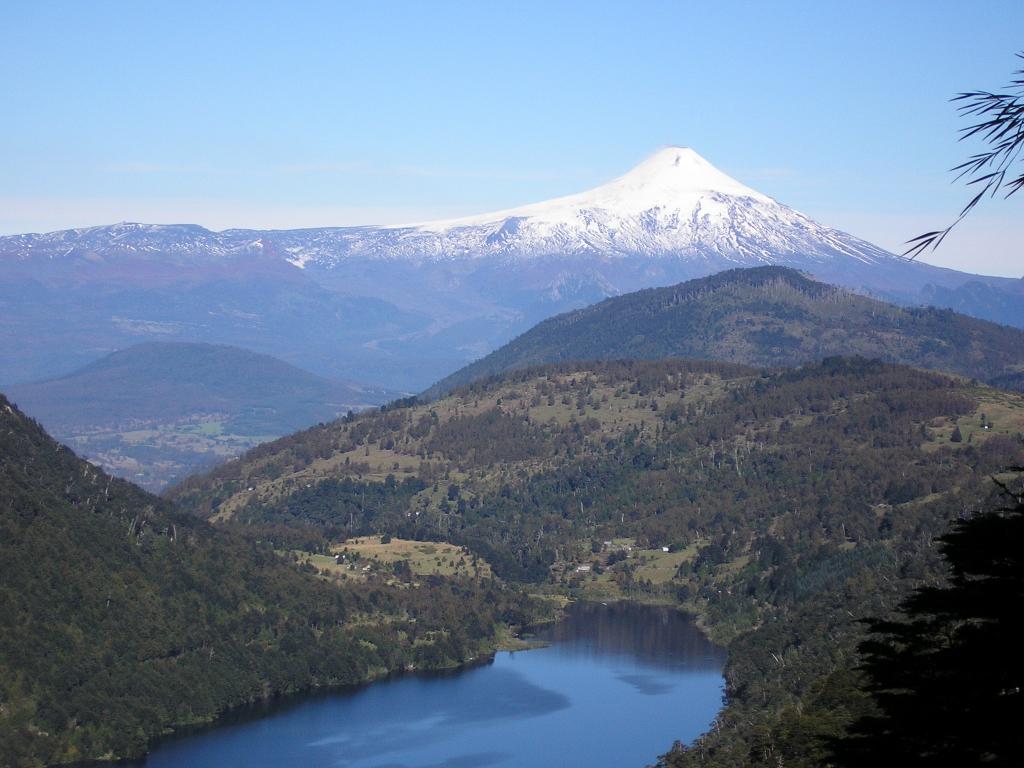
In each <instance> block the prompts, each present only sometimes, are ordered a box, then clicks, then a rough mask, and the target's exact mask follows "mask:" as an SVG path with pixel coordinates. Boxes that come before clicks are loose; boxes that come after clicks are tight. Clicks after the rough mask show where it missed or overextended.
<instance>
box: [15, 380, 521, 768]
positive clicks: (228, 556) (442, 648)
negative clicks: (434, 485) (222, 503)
mask: <svg viewBox="0 0 1024 768" xmlns="http://www.w3.org/2000/svg"><path fill="white" fill-rule="evenodd" d="M0 576H2V578H0V765H3V766H31V765H41V764H44V763H53V762H67V761H72V760H84V759H90V758H91V759H96V758H100V757H104V756H107V757H124V756H130V755H137V754H140V753H141V752H142V751H143V750H144V748H145V747H146V745H147V743H148V742H149V741H150V740H151V739H152V738H153V737H154V736H156V735H159V734H161V733H163V732H165V731H166V729H167V728H169V727H170V726H173V725H175V724H183V723H194V722H203V721H207V720H210V719H211V718H213V717H215V716H216V715H217V714H218V713H220V712H223V711H224V710H225V709H226V708H228V707H230V706H233V705H237V704H241V703H244V702H249V701H254V700H257V699H261V698H265V697H268V696H272V695H275V694H278V693H282V692H288V691H295V690H300V689H304V688H308V687H310V686H313V685H331V684H342V683H356V682H360V681H364V680H367V679H370V678H372V677H375V676H379V675H381V674H385V673H386V672H388V671H391V670H399V669H405V668H409V667H416V668H436V667H447V666H451V665H454V664H458V663H461V662H464V661H466V660H467V659H470V658H472V657H474V656H476V655H478V654H480V653H481V652H485V651H486V650H487V649H488V648H490V647H492V645H493V642H494V632H495V628H496V626H497V625H498V624H500V623H514V624H519V623H523V622H526V621H528V620H530V619H532V618H533V617H534V614H533V613H531V611H532V610H533V607H532V606H533V604H532V603H530V602H529V601H528V600H527V599H526V598H525V597H523V596H521V595H517V594H513V593H511V592H509V591H508V590H506V589H504V588H503V587H502V586H501V585H500V584H498V583H497V582H494V581H483V580H481V581H476V580H472V581H471V580H465V579H432V580H431V583H430V584H429V585H416V584H414V583H411V582H410V583H406V584H404V585H403V584H395V583H394V581H395V580H393V579H392V580H389V583H384V582H383V581H378V580H374V579H371V580H368V581H366V582H364V583H354V584H350V585H347V586H340V585H338V584H335V583H331V582H328V581H326V580H324V579H322V578H320V577H319V576H318V575H317V574H316V573H315V571H314V569H312V568H305V569H303V568H300V567H299V566H297V565H295V564H293V563H291V562H289V561H287V560H286V559H285V558H283V557H281V556H279V555H278V554H275V552H274V551H273V550H272V549H271V548H270V547H269V546H268V545H266V544H260V543H258V538H257V537H255V536H249V537H242V536H238V535H235V533H233V532H231V531H223V530H217V529H215V528H214V527H212V526H210V525H209V524H208V523H206V522H204V521H201V520H199V519H198V518H196V517H195V516H189V515H184V514H181V513H179V512H178V511H176V510H175V509H174V508H173V507H172V506H171V504H169V503H168V502H167V501H164V500H162V499H159V498H157V497H154V496H151V495H149V494H147V493H146V492H144V491H142V490H140V489H138V488H137V487H135V486H133V485H131V484H129V483H126V482H123V481H120V480H117V479H114V478H111V477H109V476H108V475H106V474H104V473H103V472H101V471H100V470H98V469H96V468H95V467H93V466H92V465H90V464H87V463H86V462H84V461H82V460H80V459H78V458H77V457H75V456H74V454H73V453H72V452H71V451H69V450H67V449H66V448H64V447H63V446H60V445H59V444H57V443H56V442H54V441H53V440H52V439H51V438H49V437H48V436H47V435H46V434H45V432H44V431H43V430H42V428H41V427H40V426H39V425H38V424H37V423H35V422H34V421H32V420H31V419H29V418H28V417H26V416H24V415H23V414H22V413H20V412H19V411H18V410H17V409H16V408H14V407H13V406H12V405H11V404H10V403H9V401H7V400H6V399H5V398H3V397H2V396H0Z"/></svg>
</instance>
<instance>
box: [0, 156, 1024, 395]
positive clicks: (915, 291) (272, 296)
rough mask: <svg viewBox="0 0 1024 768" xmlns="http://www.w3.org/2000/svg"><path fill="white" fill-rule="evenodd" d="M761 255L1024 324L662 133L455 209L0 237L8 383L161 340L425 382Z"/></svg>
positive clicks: (989, 285) (893, 296) (974, 284)
mask: <svg viewBox="0 0 1024 768" xmlns="http://www.w3.org/2000/svg"><path fill="white" fill-rule="evenodd" d="M761 265H784V266H790V267H795V268H798V269H801V270H803V271H805V272H807V273H809V274H811V275H814V276H815V277H817V278H819V279H821V280H825V281H828V282H832V283H836V284H838V285H842V286H845V287H847V288H850V289H852V290H855V291H859V292H863V293H870V294H873V295H876V296H878V297H882V298H887V299H889V300H893V301H896V302H899V303H902V304H918V303H922V302H924V303H935V304H938V305H941V306H951V307H956V308H957V309H958V311H961V312H965V313H967V314H973V315H975V316H978V317H982V318H986V319H990V320H994V321H997V322H1003V323H1013V324H1017V325H1021V324H1024V281H1020V280H1011V279H1007V278H991V277H982V276H977V275H970V274H966V273H961V272H956V271H953V270H948V269H941V268H938V267H932V266H929V265H926V264H923V263H915V262H907V261H906V260H904V259H901V258H899V257H897V256H895V255H893V254H891V253H888V252H886V251H884V250H882V249H880V248H878V247H876V246H874V245H871V244H870V243H867V242H865V241H863V240H860V239H858V238H856V237H854V236H852V235H849V234H846V233H844V232H840V231H838V230H835V229H831V228H829V227H826V226H823V225H821V224H818V223H817V222H815V221H813V220H811V219H809V218H808V217H806V216H804V215H802V214H800V213H798V212H797V211H794V210H793V209H791V208H788V207H786V206H785V205H782V204H780V203H778V202H776V201H774V200H772V199H771V198H769V197H767V196H765V195H763V194H761V193H759V192H757V191H755V190H753V189H750V188H749V187H746V186H744V185H743V184H741V183H740V182H738V181H736V180H734V179H731V178H730V177H728V176H727V175H725V174H724V173H722V172H721V171H719V170H718V169H716V168H715V167H714V166H712V165H711V164H710V163H708V162H707V161H706V160H704V159H703V158H702V157H700V156H699V155H698V154H697V153H696V152H694V151H693V150H690V149H685V148H679V147H670V148H667V149H663V150H661V151H659V152H658V153H656V154H655V155H653V156H652V157H650V158H649V159H647V160H646V161H644V162H643V163H641V164H640V165H639V166H637V167H636V168H634V169H633V170H631V171H630V172H628V173H626V174H625V175H624V176H622V177H620V178H618V179H615V180H614V181H612V182H610V183H608V184H605V185H602V186H600V187H597V188H595V189H592V190H589V191H587V192H583V193H581V194H577V195H570V196H568V197H563V198H558V199H555V200H550V201H547V202H543V203H537V204H533V205H527V206H523V207H520V208H514V209H510V210H506V211H500V212H497V213H492V214H485V215H480V216H473V217H468V218H463V219H456V220H450V221H442V222H428V223H423V224H415V225H409V226H402V227H346V228H324V229H305V230H290V231H255V230H226V231H224V232H211V231H208V230H205V229H203V228H202V227H198V226H193V225H173V226H161V225H145V224H116V225H112V226H106V227H94V228H89V229H77V230H67V231H63V232H54V233H49V234H29V235H17V236H11V237H5V238H0V268H2V269H0V308H2V310H3V311H2V313H0V341H2V344H0V385H3V384H9V383H12V382H19V381H27V380H32V379H36V378H42V377H44V376H49V375H54V374H56V373H62V372H64V371H67V370H69V369H71V368H73V367H75V366H76V365H80V364H83V363H86V362H88V361H90V360H93V359H96V358H98V357H100V356H102V355H103V354H105V353H107V352H109V351H112V350H113V349H118V348H122V347H125V346H129V345H130V344H132V343H136V342H139V341H143V340H153V339H162V340H175V341H206V342H216V343H227V344H234V345H238V346H242V347H247V348H250V349H254V350H256V351H259V352H264V353H268V354H273V355H276V356H279V357H282V358H283V359H285V360H287V361H289V362H291V363H293V364H297V365H301V366H302V367H305V368H307V369H309V370H312V371H314V372H316V373H319V374H322V375H329V376H334V377H348V378H353V379H357V380H360V381H369V382H372V383H377V384H382V385H385V386H388V387H391V388H395V389H405V390H418V389H421V388H423V387H425V386H427V385H428V384H430V383H431V382H432V381H435V380H436V379H438V378H440V377H441V376H444V375H446V374H448V373H450V372H451V371H452V370H455V369H457V368H459V367H461V366H462V365H464V364H466V363H468V362H470V361H471V360H473V359H476V358H478V357H480V356H482V355H484V354H486V353H487V352H489V351H491V350H492V349H494V348H496V347H498V346H500V345H501V344H502V343H504V342H506V341H508V340H509V339H511V338H513V337H514V336H515V335H516V334H518V333H520V332H522V331H524V330H526V329H527V328H529V327H530V326H532V325H533V324H535V323H536V322H538V321H540V320H542V319H544V318H546V317H550V316H551V315H554V314H557V313H559V312H564V311H566V310H570V309H575V308H579V307H582V306H586V305H588V304H591V303H593V302H595V301H598V300H601V299H604V298H607V297H609V296H615V295H618V294H620V293H626V292H629V291H634V290H637V289H641V288H648V287H655V286H664V285H671V284H674V283H677V282H680V281H682V280H687V279H691V278H695V277H702V276H706V275H710V274H713V273H716V272H719V271H721V270H723V269H729V268H734V267H741V266H761Z"/></svg>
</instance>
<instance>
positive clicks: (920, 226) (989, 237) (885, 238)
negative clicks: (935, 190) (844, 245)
mask: <svg viewBox="0 0 1024 768" xmlns="http://www.w3.org/2000/svg"><path fill="white" fill-rule="evenodd" d="M814 218H815V219H817V220H818V221H820V222H821V223H823V224H827V225H828V226H830V227H835V228H836V229H841V230H843V231H844V232H849V233H850V234H852V235H856V236H857V237H860V238H862V239H864V240H867V241H869V242H872V243H874V244H875V245H879V246H881V247H883V248H885V249H886V250H889V251H892V252H893V253H903V252H904V251H905V250H906V247H907V246H906V243H907V241H908V240H910V239H911V238H912V237H915V236H917V235H919V234H921V233H922V232H929V231H931V230H934V229H939V228H941V227H943V226H945V225H946V224H947V223H948V221H947V220H946V219H944V218H943V217H942V216H941V215H923V214H915V215H900V214H887V213H864V212H851V211H844V212H831V213H829V212H821V213H816V214H815V215H814ZM1022 244H1024V219H1022V217H1015V216H1009V215H1001V216H994V215H986V214H984V213H978V214H977V215H972V216H968V217H967V218H966V219H964V220H963V221H962V222H961V223H960V224H959V225H957V227H956V228H955V229H954V230H953V231H952V232H951V233H950V234H949V236H948V237H947V238H946V239H945V241H943V243H942V245H940V246H939V248H938V249H937V250H934V251H927V252H926V253H923V254H922V255H921V256H919V257H918V258H919V259H920V260H921V261H923V262H926V263H928V264H934V265H936V266H939V267H949V268H951V269H958V270H961V271H963V272H973V273H975V274H982V275H998V276H1002V277H1021V276H1024V245H1022Z"/></svg>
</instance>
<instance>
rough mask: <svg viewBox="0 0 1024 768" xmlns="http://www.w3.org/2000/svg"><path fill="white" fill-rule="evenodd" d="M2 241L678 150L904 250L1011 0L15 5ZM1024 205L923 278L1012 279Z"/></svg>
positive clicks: (311, 209) (602, 168) (954, 153)
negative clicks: (954, 270) (960, 103)
mask: <svg viewBox="0 0 1024 768" xmlns="http://www.w3.org/2000/svg"><path fill="white" fill-rule="evenodd" d="M0 18H2V24H0V94H2V97H3V103H4V109H3V119H2V120H0V232H3V233H13V232H22V231H40V230H49V229H57V228H62V227H70V226H85V225H91V224H101V223H109V222H113V221H120V220H141V221H154V222H174V221H189V222H196V223H200V224H203V225H205V226H208V227H211V228H214V229H223V228H227V227H232V226H245V227H287V226H315V225H344V224H359V223H398V222H402V221H415V220H422V219H426V218H433V217H437V216H450V215H457V214H463V213H467V214H468V213H476V212H483V211H487V210H490V209H495V208H504V207H510V206H513V205H517V204H520V203H526V202H532V201H536V200H541V199H545V198H548V197H553V196H556V195H560V194H567V193H570V192H575V191H580V190H582V189H585V188H588V187H590V186H594V185H596V184H599V183H602V182H604V181H607V180H608V179H610V178H612V177H614V176H616V175H619V174H621V173H623V172H625V171H626V170H628V169H629V168H630V167H631V166H632V165H634V164H635V163H636V162H638V161H640V160H641V159H643V158H644V157H645V156H646V155H648V154H650V153H651V152H653V151H654V150H656V149H657V148H659V147H661V146H664V145H666V144H680V145H685V146H691V147H693V148H694V149H696V150H697V151H698V152H700V153H701V154H702V155H704V156H705V157H706V158H707V159H709V160H710V161H711V162H712V163H714V164H715V165H717V166H718V167H719V168H721V169H722V170H724V171H726V172H727V173H729V174H731V175H733V176H735V177H736V178H738V179H740V180H741V181H743V182H744V183H747V184H749V185H750V186H753V187H755V188H757V189H759V190H761V191H763V192H765V193H766V194H769V195H771V196H772V197H775V198H776V199H778V200H780V201H782V202H784V203H787V204H789V205H792V206H793V207H795V208H797V209H798V210H801V211H803V212H805V213H807V214H809V215H811V216H813V217H815V218H816V219H818V220H820V221H822V222H823V223H825V224H830V225H832V226H838V227H840V228H843V229H846V230H848V231H850V232H853V233H854V234H857V235H859V236H861V237H865V238H867V239H869V240H873V241H875V242H878V243H879V244H880V245H883V246H886V247H889V248H892V249H897V248H899V246H900V243H901V242H902V241H904V240H906V239H907V238H909V237H910V236H912V235H915V234H918V233H919V232H921V231H922V230H924V229H931V228H938V227H941V226H943V225H944V224H946V223H948V222H949V221H951V220H952V218H953V217H954V216H955V214H956V213H957V212H958V211H959V209H960V207H961V206H962V205H963V203H964V202H965V201H966V199H967V197H968V193H967V191H966V190H965V189H964V188H963V187H962V186H957V185H954V184H952V183H951V181H952V175H951V174H949V173H948V169H949V168H950V167H951V166H953V165H955V164H956V163H957V162H959V161H960V160H961V159H962V158H964V157H965V156H966V155H967V154H968V152H969V150H971V149H972V147H970V146H967V145H964V144H961V143H958V142H957V141H956V129H957V128H958V127H959V126H960V125H962V124H963V123H962V121H960V120H959V119H958V118H957V116H956V113H955V111H954V109H953V106H952V105H951V104H950V103H949V101H948V99H949V97H950V96H951V95H952V94H954V93H955V92H957V91H960V90H964V89H972V88H990V89H998V88H1000V87H1002V86H1003V85H1004V84H1005V83H1006V82H1007V81H1008V80H1009V77H1010V74H1011V72H1012V70H1013V69H1015V68H1016V67H1017V66H1018V64H1019V63H1020V62H1019V60H1017V59H1015V58H1014V56H1013V54H1014V53H1015V52H1016V51H1018V50H1024V35H1021V33H1020V31H1021V30H1022V29H1024V3H1021V2H1020V1H1019V0H1015V1H1014V2H1000V1H998V0H987V1H986V2H978V3H966V2H907V1H902V0H901V1H899V2H892V1H890V2H859V3H839V2H823V1H822V0H818V2H806V3H805V2H772V3H769V2H750V3H740V2H714V3H711V2H697V3H691V2H642V1H634V2H629V3H626V2H621V3H603V2H596V1H595V0H591V1H590V2H553V1H552V2H543V3H533V2H519V3H498V2H493V3H492V2H460V3H456V2H432V3H427V2H384V1H383V0H382V1H380V2H361V3H357V2H351V3H342V2H332V3H312V2H308V3H302V2H292V3H287V4H285V3H259V2H253V1H252V0H250V1H249V2H239V3H231V2H219V3H190V2H185V1H184V0H178V1H177V2H166V3H157V2H148V3H141V2H88V3H86V2H63V3H59V2H45V1H41V0H32V1H31V2H17V0H7V2H5V4H4V9H3V12H2V14H0ZM1022 213H1024V194H1022V196H1021V197H1019V198H1017V199H1013V198H1011V199H1010V200H1009V201H1005V202H1002V201H993V202H992V203H991V204H986V205H985V206H983V207H982V208H980V209H978V211H977V213H976V214H974V215H973V216H972V217H971V219H970V220H968V222H967V223H965V225H964V226H963V227H962V229H961V230H960V231H957V232H955V234H954V235H952V236H951V237H950V239H949V240H947V242H946V244H945V245H944V246H943V248H942V249H940V251H939V252H937V253H936V254H934V255H930V256H929V257H928V260H930V261H933V262H935V263H941V264H945V265H950V266H957V267H960V268H964V269H969V270H970V271H977V272H988V273H991V274H1007V275H1013V276H1020V275H1022V274H1024V258H1022V253H1021V251H1022V249H1021V246H1020V244H1021V243H1022V242H1024V223H1022V222H1024V215H1022Z"/></svg>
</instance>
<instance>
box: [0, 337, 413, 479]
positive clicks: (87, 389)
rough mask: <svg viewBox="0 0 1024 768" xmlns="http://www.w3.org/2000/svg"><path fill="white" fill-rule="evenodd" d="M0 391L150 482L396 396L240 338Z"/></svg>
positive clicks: (157, 345)
mask: <svg viewBox="0 0 1024 768" xmlns="http://www.w3.org/2000/svg"><path fill="white" fill-rule="evenodd" d="M7 394H8V396H9V397H10V398H11V400H13V401H14V402H16V403H17V404H18V405H19V407H21V408H22V409H23V410H24V411H25V412H26V413H28V414H29V415H31V416H33V417H34V418H36V419H38V420H39V421H40V422H42V424H43V425H44V426H45V427H46V428H47V429H48V430H49V431H50V432H51V433H52V434H53V435H55V436H56V437H57V438H58V439H59V440H61V441H63V442H65V443H67V444H68V445H69V446H71V447H72V448H73V449H74V450H75V451H76V452H77V453H79V454H80V455H84V456H86V457H88V458H89V459H90V460H92V461H95V462H96V463H97V464H99V465H100V466H102V467H103V468H104V469H106V470H107V471H110V472H113V473H114V474H117V475H120V476H122V477H125V478H127V479H130V480H132V481H134V482H137V483H139V484H140V485H143V486H145V487H147V488H150V489H151V490H158V489H160V488H162V487H163V486H164V485H165V484H166V483H167V482H169V481H171V480H173V479H174V478H180V477H182V476H184V475H185V474H188V473H189V472H191V471H194V470H196V469H198V468H199V467H202V466H204V465H209V464H212V463H215V462H217V461H222V460H224V459H226V458H230V457H232V456H236V455H238V454H239V453H241V452H243V451H245V450H246V449H248V448H251V447H252V446H253V445H256V444H257V443H259V442H262V441H264V440H269V439H272V438H275V437H280V436H281V435H285V434H288V433H289V432H294V431H296V430H299V429H304V428H305V427H309V426H310V425H312V424H316V423H317V422H320V421H329V420H331V419H334V418H336V417H338V416H340V415H344V414H345V413H347V412H348V411H350V410H360V409H362V408H366V407H369V406H375V405H379V404H380V403H382V402H385V401H386V400H388V399H389V398H391V397H393V396H394V393H391V392H388V391H387V390H384V389H381V388H378V387H368V386H363V385H359V384H355V383H353V382H345V381H335V380H331V379H326V378H323V377H321V376H316V375H314V374H312V373H309V372H307V371H304V370H301V369H299V368H296V367H295V366H293V365H290V364H288V363H286V362H284V361H282V360H278V359H277V358H274V357H270V356H269V355H261V354H257V353H255V352H250V351H248V350H245V349H240V348H238V347H229V346H224V345H219V344H186V343H161V342H153V343H147V344H139V345H136V346H133V347H129V348H128V349H124V350H121V351H119V352H114V353H113V354H111V355H107V356H106V357H104V358H102V359H100V360H97V361H95V362H93V363H91V364H89V365H86V366H85V367H83V368H80V369H78V370H76V371H73V372H72V373H69V374H67V375H66V376H61V377H59V378H55V379H50V380H48V381H41V382H36V383H33V384H22V385H18V386H12V387H9V388H8V389H7Z"/></svg>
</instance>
